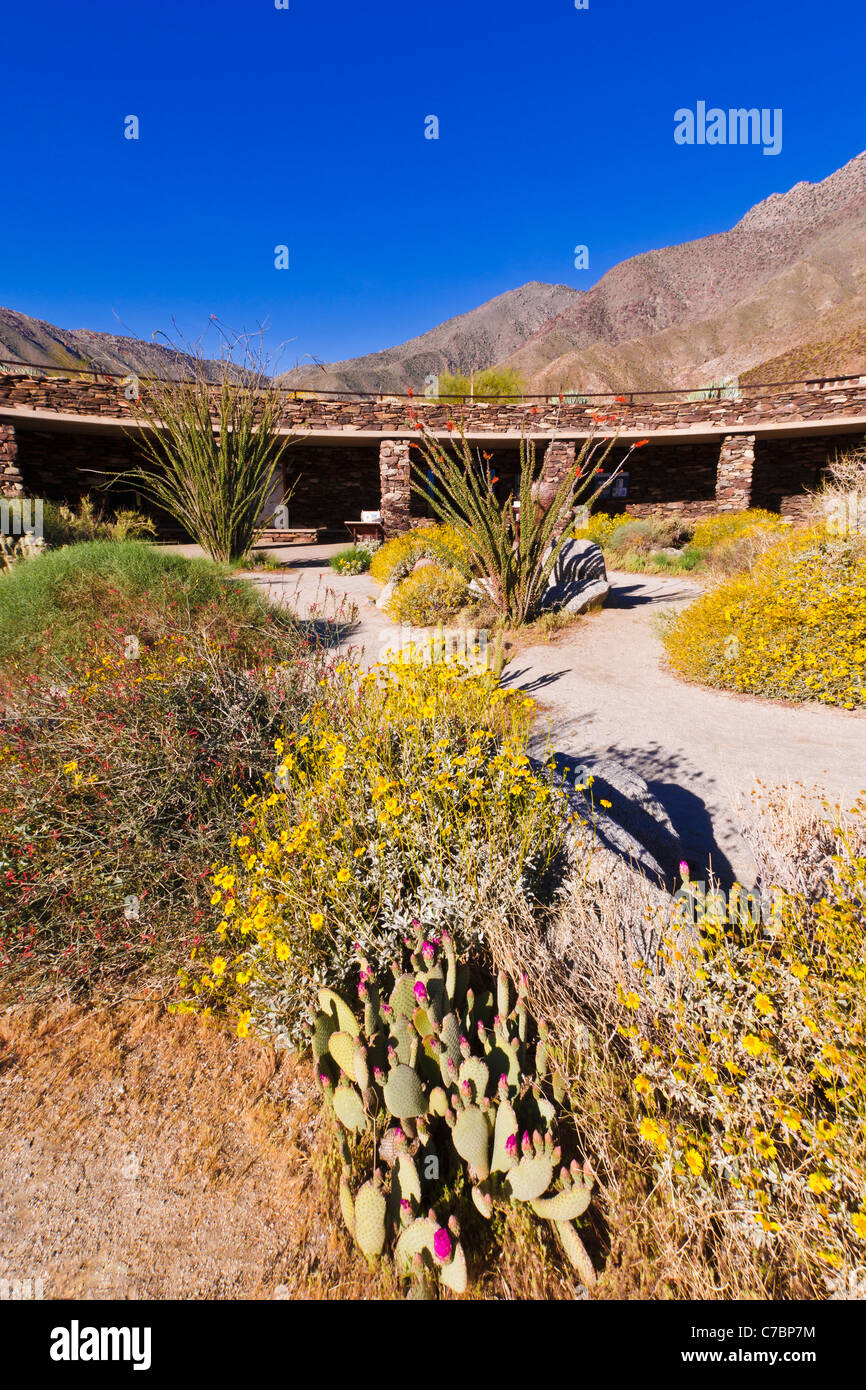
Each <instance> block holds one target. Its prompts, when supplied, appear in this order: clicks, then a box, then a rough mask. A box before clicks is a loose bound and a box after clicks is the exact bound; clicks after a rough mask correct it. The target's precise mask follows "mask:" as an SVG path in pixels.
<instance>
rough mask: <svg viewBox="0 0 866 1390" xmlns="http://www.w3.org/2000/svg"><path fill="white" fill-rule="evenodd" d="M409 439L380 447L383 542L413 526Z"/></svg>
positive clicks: (384, 443)
mask: <svg viewBox="0 0 866 1390" xmlns="http://www.w3.org/2000/svg"><path fill="white" fill-rule="evenodd" d="M411 447H412V441H411V440H409V439H384V440H383V441H382V443H381V444H380V445H379V476H380V484H381V498H382V501H381V510H382V526H383V528H384V531H385V539H386V540H390V539H391V537H392V536H398V535H399V534H400V532H401V531H408V530H409V528H410V526H411V525H412V465H411V463H410V459H409V451H410V449H411Z"/></svg>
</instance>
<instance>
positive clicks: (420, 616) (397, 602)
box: [386, 564, 471, 627]
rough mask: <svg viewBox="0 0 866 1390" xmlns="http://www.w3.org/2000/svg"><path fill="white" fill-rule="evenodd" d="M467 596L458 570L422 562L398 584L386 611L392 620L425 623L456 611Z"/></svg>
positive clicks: (467, 591) (450, 615)
mask: <svg viewBox="0 0 866 1390" xmlns="http://www.w3.org/2000/svg"><path fill="white" fill-rule="evenodd" d="M470 598H471V594H470V592H469V588H468V587H467V584H466V580H465V579H464V578H463V575H462V574H460V573H459V572H458V571H457V570H453V569H443V568H442V566H441V565H436V564H433V565H424V567H423V568H422V569H420V570H415V571H414V572H413V573H412V574H410V575H407V577H406V578H405V579H404V580H402V581H401V583H399V584H398V585H397V588H396V589H395V590H394V593H393V595H392V597H391V601H390V603H389V604H388V606H387V609H386V611H387V613H388V614H389V616H390V617H392V618H393V619H394V621H395V622H398V623H412V624H413V625H416V626H418V627H428V626H430V625H432V624H433V623H438V622H439V621H440V620H441V621H445V620H447V619H448V618H451V617H453V616H454V614H455V613H459V611H460V609H461V608H464V607H465V606H466V604H467V603H468V602H469V600H470Z"/></svg>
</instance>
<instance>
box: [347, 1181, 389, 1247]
mask: <svg viewBox="0 0 866 1390" xmlns="http://www.w3.org/2000/svg"><path fill="white" fill-rule="evenodd" d="M385 1215H386V1205H385V1197H384V1194H383V1192H382V1190H381V1188H379V1187H377V1186H376V1184H375V1182H365V1183H364V1185H363V1187H362V1188H360V1189H359V1191H358V1195H357V1197H356V1198H355V1240H356V1241H357V1243H358V1245H359V1246H360V1248H361V1250H362V1252H363V1253H364V1254H365V1255H366V1256H367V1259H368V1260H375V1259H378V1258H379V1256H380V1255H381V1253H382V1251H383V1250H384V1248H385Z"/></svg>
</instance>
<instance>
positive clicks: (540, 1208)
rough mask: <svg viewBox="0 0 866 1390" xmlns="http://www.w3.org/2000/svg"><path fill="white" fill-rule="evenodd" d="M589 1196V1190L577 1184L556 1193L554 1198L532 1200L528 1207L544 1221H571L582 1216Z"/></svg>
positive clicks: (581, 1184)
mask: <svg viewBox="0 0 866 1390" xmlns="http://www.w3.org/2000/svg"><path fill="white" fill-rule="evenodd" d="M591 1196H592V1193H591V1191H590V1189H589V1188H588V1187H585V1186H584V1184H583V1183H582V1182H578V1183H575V1184H574V1187H568V1188H564V1189H563V1191H562V1192H557V1193H556V1196H555V1197H535V1198H532V1199H531V1201H530V1206H531V1207H532V1210H533V1211H534V1212H535V1215H536V1216H541V1217H543V1218H544V1220H545V1221H573V1220H574V1218H575V1217H576V1216H583V1213H584V1212H585V1211H586V1209H587V1207H588V1206H589V1199H590V1197H591Z"/></svg>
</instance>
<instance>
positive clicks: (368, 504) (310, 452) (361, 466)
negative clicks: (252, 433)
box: [283, 441, 380, 541]
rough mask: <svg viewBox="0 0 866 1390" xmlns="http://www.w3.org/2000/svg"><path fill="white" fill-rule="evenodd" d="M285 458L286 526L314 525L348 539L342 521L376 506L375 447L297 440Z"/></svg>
mask: <svg viewBox="0 0 866 1390" xmlns="http://www.w3.org/2000/svg"><path fill="white" fill-rule="evenodd" d="M283 461H284V463H285V468H286V479H287V482H288V484H289V485H291V484H292V483H294V484H295V488H294V491H293V493H292V495H291V497H290V499H289V503H288V511H289V526H290V527H300V526H316V527H320V528H325V529H327V530H332V531H334V532H335V534H336V533H339V534H340V535H341V536H344V537H345V538H346V540H347V541H348V539H349V533H348V531H346V529H345V526H344V522H346V521H359V520H360V518H361V512H362V511H375V510H377V509H378V508H379V506H380V502H379V446H378V445H377V444H376V443H375V442H374V441H371V442H370V443H369V444H366V445H364V444H357V445H355V444H353V445H342V444H341V445H327V444H306V443H304V442H298V443H296V444H292V445H291V447H290V448H289V449H287V450H286V452H285V454H284V456H283Z"/></svg>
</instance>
